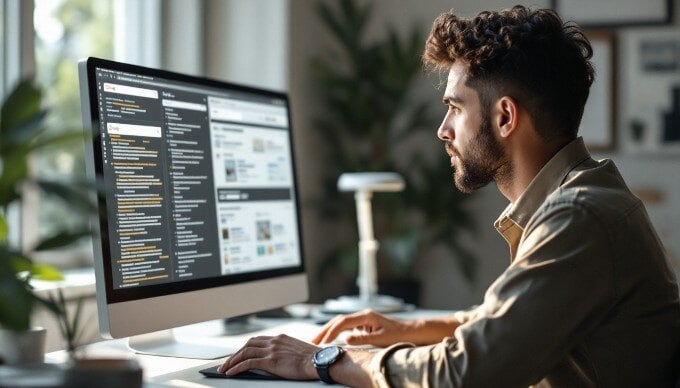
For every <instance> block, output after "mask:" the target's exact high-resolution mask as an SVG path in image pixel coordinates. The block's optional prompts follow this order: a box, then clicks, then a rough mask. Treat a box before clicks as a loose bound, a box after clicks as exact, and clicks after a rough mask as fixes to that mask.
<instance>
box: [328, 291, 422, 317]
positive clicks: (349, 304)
mask: <svg viewBox="0 0 680 388" xmlns="http://www.w3.org/2000/svg"><path fill="white" fill-rule="evenodd" d="M412 307H413V306H412V305H409V304H406V303H404V301H403V300H402V299H399V298H395V297H393V296H389V295H376V296H375V297H373V298H371V299H370V300H368V301H365V300H363V299H361V298H360V296H359V295H352V296H349V295H343V296H341V297H339V298H337V299H328V300H327V301H326V303H324V305H323V307H321V309H320V312H321V313H322V314H351V313H356V312H357V311H361V310H366V309H371V310H374V311H377V312H379V313H397V312H401V311H406V310H409V309H410V308H412Z"/></svg>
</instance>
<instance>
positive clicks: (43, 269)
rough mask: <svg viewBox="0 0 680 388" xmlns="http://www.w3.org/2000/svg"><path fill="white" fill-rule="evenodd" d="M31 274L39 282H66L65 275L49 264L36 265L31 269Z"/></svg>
mask: <svg viewBox="0 0 680 388" xmlns="http://www.w3.org/2000/svg"><path fill="white" fill-rule="evenodd" d="M31 274H32V275H33V278H35V279H39V280H49V281H57V280H64V275H62V274H61V272H60V271H59V270H58V269H57V268H56V267H53V266H51V265H47V264H34V265H33V267H32V268H31Z"/></svg>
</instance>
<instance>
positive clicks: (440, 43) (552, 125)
mask: <svg viewBox="0 0 680 388" xmlns="http://www.w3.org/2000/svg"><path fill="white" fill-rule="evenodd" d="M592 55H593V49H592V47H591V46H590V42H589V41H588V39H587V38H586V36H585V35H584V34H583V31H581V29H580V28H579V27H578V26H577V25H576V24H574V23H571V22H570V23H564V22H563V21H562V19H561V18H560V17H559V16H558V15H557V13H556V12H555V11H553V10H550V9H535V10H534V9H530V8H527V7H524V6H521V5H517V6H515V7H513V8H512V9H506V10H502V11H498V12H486V11H485V12H481V13H480V14H479V15H477V16H476V17H474V18H472V19H468V18H461V17H458V16H456V15H454V14H453V13H451V12H446V13H443V14H442V15H440V16H439V17H438V18H437V19H436V20H435V22H434V25H433V27H432V31H431V32H430V35H429V37H428V38H427V42H426V44H425V52H424V54H423V63H424V65H425V66H426V67H427V68H429V69H432V70H446V69H448V68H450V67H451V65H453V63H454V62H460V63H463V64H464V65H465V66H466V67H467V70H468V79H467V82H466V84H467V85H468V86H469V87H471V88H473V89H475V90H476V91H477V92H478V94H479V98H480V102H481V104H482V108H483V109H485V110H486V112H488V110H489V109H490V107H491V103H492V102H493V101H495V100H496V99H498V98H500V97H502V96H504V95H507V96H511V97H513V98H515V99H516V100H517V101H518V103H519V104H520V105H521V106H523V107H524V108H525V109H526V110H527V111H528V113H529V115H530V116H531V118H532V121H533V124H534V126H535V127H536V130H537V131H538V133H539V135H540V136H541V137H542V138H543V139H544V140H546V141H550V140H552V139H555V138H566V139H574V138H576V135H577V132H578V127H579V124H580V122H581V117H582V116H583V108H584V106H585V103H586V100H587V99H588V92H589V89H590V85H591V84H592V83H593V79H594V77H595V72H594V70H593V66H592V64H591V63H590V58H591V57H592Z"/></svg>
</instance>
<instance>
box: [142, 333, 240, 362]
mask: <svg viewBox="0 0 680 388" xmlns="http://www.w3.org/2000/svg"><path fill="white" fill-rule="evenodd" d="M128 348H130V349H131V350H132V351H134V352H136V353H140V354H150V355H154V356H165V357H180V358H197V359H201V360H214V359H216V358H220V357H226V356H228V355H231V354H233V353H234V352H236V351H237V350H238V349H236V348H233V349H232V348H229V347H218V346H210V345H203V344H198V343H191V342H180V341H178V340H177V339H176V338H175V336H174V335H173V334H172V330H161V331H156V332H153V333H148V334H142V335H136V336H133V337H130V338H128Z"/></svg>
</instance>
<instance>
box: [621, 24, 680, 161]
mask: <svg viewBox="0 0 680 388" xmlns="http://www.w3.org/2000/svg"><path fill="white" fill-rule="evenodd" d="M619 42H620V49H621V50H620V52H621V62H620V66H619V67H620V69H621V77H619V79H620V83H619V89H620V90H621V93H620V96H621V101H620V104H619V112H621V117H620V118H621V120H623V122H626V123H631V122H633V121H640V122H642V123H644V136H641V137H640V138H639V140H636V137H635V136H631V138H629V139H627V144H622V146H623V148H624V150H628V151H633V152H649V153H655V154H656V153H659V152H663V153H678V152H680V134H679V132H680V129H678V128H679V126H678V121H677V120H678V112H680V105H678V93H679V92H678V91H677V90H678V89H680V33H679V32H678V29H677V27H675V28H645V29H634V30H633V29H630V30H624V31H621V33H620V34H619ZM622 140H623V139H622Z"/></svg>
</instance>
